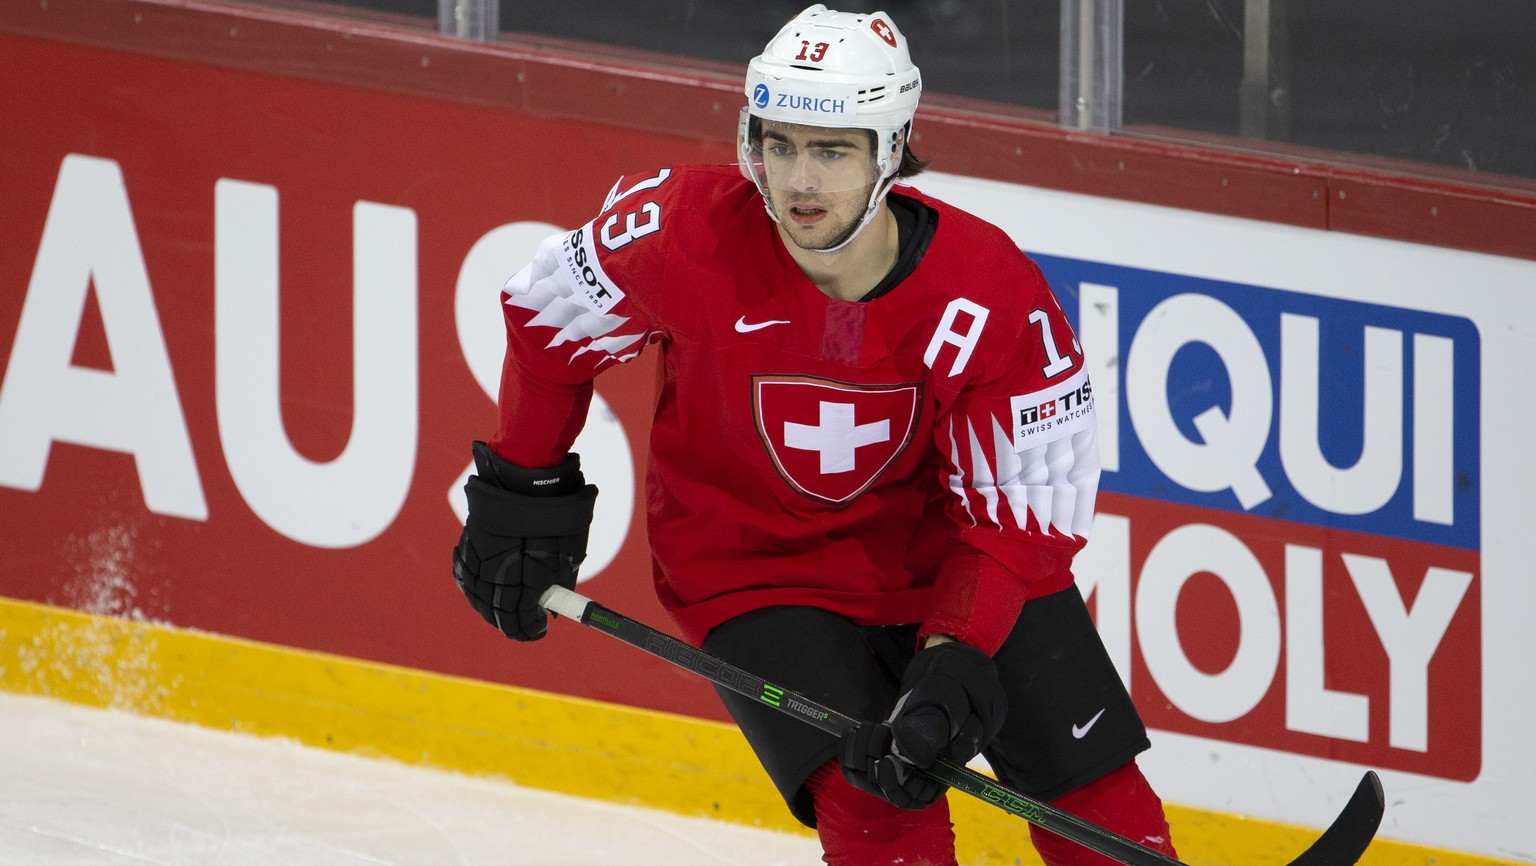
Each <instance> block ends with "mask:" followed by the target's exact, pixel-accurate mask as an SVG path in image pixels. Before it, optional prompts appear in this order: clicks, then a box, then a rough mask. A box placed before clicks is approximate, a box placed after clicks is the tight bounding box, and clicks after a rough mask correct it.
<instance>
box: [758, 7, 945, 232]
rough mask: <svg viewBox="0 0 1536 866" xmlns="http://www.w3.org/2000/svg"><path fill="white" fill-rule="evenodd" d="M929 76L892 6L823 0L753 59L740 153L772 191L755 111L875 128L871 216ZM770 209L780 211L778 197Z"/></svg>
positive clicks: (763, 116) (762, 115) (765, 116)
mask: <svg viewBox="0 0 1536 866" xmlns="http://www.w3.org/2000/svg"><path fill="white" fill-rule="evenodd" d="M922 91H923V80H922V75H921V74H919V72H918V69H917V67H916V66H914V65H913V64H912V58H911V55H910V54H908V52H907V40H906V37H904V36H902V35H901V31H900V30H897V29H896V25H895V24H894V23H892V22H891V18H890V16H889V15H886V14H885V13H884V12H872V13H869V14H864V13H854V12H836V11H833V10H830V9H828V8H827V7H826V6H824V5H822V4H820V3H817V4H816V5H814V6H811V7H809V8H807V9H806V10H805V11H803V12H801V13H800V14H799V15H796V16H795V17H794V18H793V19H791V20H790V22H789V23H788V24H786V25H784V28H783V29H782V30H780V31H779V33H778V35H776V36H774V37H773V39H772V40H770V41H769V42H768V45H767V47H766V48H764V49H763V53H762V54H760V55H758V56H757V57H754V58H752V60H751V61H750V62H749V63H748V64H747V77H746V84H745V93H746V97H747V105H746V107H744V108H743V109H742V111H741V124H740V128H739V130H738V135H737V147H736V150H737V158H738V161H739V164H740V166H741V173H742V174H743V175H745V176H746V178H747V179H748V180H751V181H753V182H754V183H756V184H757V186H758V189H759V190H761V191H762V192H763V196H764V198H765V200H766V199H767V198H768V190H767V184H766V178H765V177H764V174H763V170H762V164H761V141H760V139H759V140H754V138H756V137H755V136H754V135H753V132H754V124H753V119H754V118H756V119H758V120H771V121H781V122H784V123H795V124H801V125H805V126H820V127H829V128H857V129H868V130H871V131H872V132H874V133H875V154H874V155H875V165H876V168H877V169H878V173H879V174H878V176H879V179H880V182H879V183H878V184H877V185H876V189H875V191H874V193H873V195H871V197H870V202H869V209H868V212H867V214H866V222H867V220H868V217H869V216H872V215H873V214H874V212H875V209H876V208H877V207H878V205H879V203H880V200H881V199H882V198H884V196H885V193H886V192H887V191H888V190H889V189H890V185H891V182H892V181H893V179H894V176H895V174H896V172H897V170H898V169H899V168H900V167H901V166H900V159H899V157H897V156H896V152H895V143H896V139H897V137H898V135H902V134H904V133H905V134H910V131H911V124H912V116H913V115H914V114H915V113H916V111H917V102H918V98H919V97H920V96H921V95H922ZM768 213H769V215H771V216H774V217H775V219H777V216H776V215H774V212H773V208H772V206H771V204H770V206H769V208H768Z"/></svg>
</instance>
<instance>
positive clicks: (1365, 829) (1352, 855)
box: [1290, 771, 1387, 866]
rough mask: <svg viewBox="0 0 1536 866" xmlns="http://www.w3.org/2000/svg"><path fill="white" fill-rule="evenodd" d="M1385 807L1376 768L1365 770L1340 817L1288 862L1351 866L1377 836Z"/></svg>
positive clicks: (1292, 864)
mask: <svg viewBox="0 0 1536 866" xmlns="http://www.w3.org/2000/svg"><path fill="white" fill-rule="evenodd" d="M1386 808H1387V799H1386V795H1385V794H1384V793H1383V792H1382V790H1381V779H1380V778H1378V777H1377V776H1376V773H1375V771H1368V772H1367V773H1366V774H1365V778H1363V779H1361V780H1360V786H1359V787H1357V788H1355V793H1354V794H1353V795H1351V796H1350V798H1349V802H1348V803H1345V804H1344V810H1343V811H1342V812H1340V813H1339V817H1337V818H1335V819H1333V824H1332V825H1331V826H1329V827H1328V829H1327V830H1324V831H1323V835H1321V836H1319V837H1317V841H1316V842H1313V843H1312V847H1310V848H1308V849H1307V850H1305V851H1303V852H1301V856H1300V857H1297V858H1296V859H1295V860H1292V861H1291V862H1290V866H1354V864H1355V863H1356V862H1358V861H1359V860H1360V855H1362V854H1364V853H1365V849H1366V847H1367V846H1369V845H1370V844H1371V840H1372V839H1374V838H1376V828H1378V827H1380V826H1381V815H1382V812H1384V811H1386Z"/></svg>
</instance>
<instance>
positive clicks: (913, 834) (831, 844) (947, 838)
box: [805, 762, 955, 866]
mask: <svg viewBox="0 0 1536 866" xmlns="http://www.w3.org/2000/svg"><path fill="white" fill-rule="evenodd" d="M805 787H806V790H808V791H810V792H811V796H812V797H813V798H814V799H815V802H816V832H817V834H818V835H819V836H820V837H821V850H822V852H823V853H822V856H821V859H822V861H823V862H825V863H827V864H829V866H891V864H895V863H900V864H903V866H955V833H954V830H953V829H952V828H951V826H950V823H949V803H948V801H946V800H945V799H943V798H942V797H941V798H940V799H939V801H938V802H937V803H934V804H933V805H932V806H929V807H928V808H926V809H923V810H921V811H916V812H913V811H908V810H906V809H898V808H896V807H895V806H892V805H891V804H890V803H887V802H885V801H884V800H882V799H880V798H879V797H876V796H874V795H873V794H867V793H865V792H863V791H860V790H859V789H858V788H855V787H853V786H852V785H850V784H848V780H847V779H844V778H843V773H842V771H841V770H840V769H839V768H838V766H837V764H836V762H829V763H826V764H823V765H822V766H821V767H819V768H818V769H817V770H816V772H814V773H812V774H811V777H810V778H809V779H807V780H806V782H805Z"/></svg>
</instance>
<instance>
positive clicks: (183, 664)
mask: <svg viewBox="0 0 1536 866" xmlns="http://www.w3.org/2000/svg"><path fill="white" fill-rule="evenodd" d="M0 689H4V690H6V691H10V692H17V693H20V694H29V695H40V696H46V697H52V698H56V699H59V700H65V701H70V702H73V703H78V704H85V705H87V706H95V707H111V708H114V709H120V710H125V711H129V712H133V713H138V714H141V715H147V716H155V717H159V718H164V719H170V720H173V721H179V722H190V723H193V724H198V725H202V726H205V727H209V728H216V729H220V730H228V731H239V732H242V733H248V734H256V735H259V736H279V737H285V738H288V739H292V740H295V741H298V742H301V743H304V744H306V745H311V746H319V747H322V748H327V749H335V750H337V751H343V752H350V753H353V754H360V755H368V756H375V757H385V758H391V759H394V760H398V761H402V762H405V763H408V764H417V765H423V766H430V767H435V768H439V769H443V770H452V771H457V772H462V773H466V774H469V775H475V776H491V777H501V778H505V779H509V780H511V781H513V782H516V783H518V784H521V785H526V786H528V787H533V788H541V789H544V790H550V791H558V792H560V793H565V794H575V795H578V796H584V797H592V798H596V799H602V800H608V801H613V802H618V803H626V804H633V805H639V806H645V807H649V808H656V809H665V810H668V811H672V812H677V813H680V814H684V815H703V816H708V817H715V818H720V819H724V820H728V821H734V822H737V823H741V824H749V825H753V826H758V827H766V828H770V829H776V830H784V831H789V832H801V833H804V832H808V831H806V830H804V828H801V827H800V826H799V825H798V824H796V823H795V822H794V820H793V819H792V818H790V817H789V813H788V810H787V809H785V807H784V804H783V802H782V801H781V800H780V799H779V796H778V793H777V792H776V791H775V790H774V788H773V785H772V784H771V783H770V782H769V781H768V778H767V776H766V775H765V774H764V773H763V770H762V768H761V767H759V766H758V764H757V760H756V759H755V758H754V757H753V756H752V753H751V750H750V749H749V748H748V747H747V744H746V741H745V740H743V739H742V737H741V734H740V733H739V732H738V731H737V730H736V729H735V728H733V727H732V726H730V725H724V724H720V723H718V722H711V721H704V720H701V719H694V718H690V717H686V716H678V715H673V714H670V713H661V712H655V711H652V710H643V709H637V708H634V707H629V706H622V705H617V704H608V703H602V702H599V701H591V700H586V699H582V698H573V697H569V696H565V695H557V694H550V693H546V692H538V691H534V690H531V689H522V688H515V687H511V686H503V685H493V684H490V683H484V682H479V681H475V680H468V679H463V678H459V677H450V676H445V675H442V674H436V673H430V672H426V671H420V670H415V669H410V668H401V667H395V666H391V665H384V664H379V663H376V662H364V661H359V660H356V659H349V658H344V657H340V656H334V655H326V654H323V653H316V652H309V651H304V650H296V649H292V648H289V647H282V646H274V645H271V644H262V643H256V642H253V641H248V640H242V639H238V638H230V637H223V636H220V635H213V634H208V633H206V632H198V631H190V630H185V629H178V628H172V627H168V626H163V625H157V624H153V623H147V622H139V621H133V620H125V619H117V618H112V617H103V616H97V615H92V614H85V613H80V612H78V611H74V610H68V609H65V608H58V607H49V606H45V605H39V604H33V603H30V602H23V601H16V600H12V599H6V598H0ZM553 732H558V737H559V738H558V739H551V736H550V735H551V733H553ZM950 803H951V807H952V810H953V814H954V819H955V825H956V827H955V832H956V836H957V837H958V839H959V854H960V860H961V862H962V863H964V864H967V866H1024V864H1039V863H1040V860H1039V858H1038V857H1037V856H1036V855H1035V852H1034V849H1033V848H1032V847H1030V845H1029V833H1028V828H1027V825H1026V824H1025V823H1024V822H1023V821H1022V820H1020V819H1018V818H1014V817H1012V816H1009V815H1006V814H1004V813H1002V812H1000V811H998V810H997V809H996V808H993V807H991V806H988V805H987V804H985V803H982V802H980V801H977V800H974V799H972V798H970V797H966V796H964V795H952V796H951V797H950ZM1168 818H1169V823H1170V824H1171V825H1172V826H1173V834H1174V843H1175V844H1176V845H1177V846H1178V848H1179V855H1180V858H1181V859H1183V860H1184V861H1185V862H1187V863H1190V864H1193V866H1217V864H1239V866H1283V864H1284V863H1286V862H1288V861H1289V860H1290V859H1292V858H1293V857H1295V856H1296V855H1297V854H1299V853H1300V852H1301V851H1302V850H1303V849H1304V848H1305V847H1306V846H1307V845H1308V844H1310V843H1311V842H1312V840H1314V839H1315V838H1316V837H1317V834H1318V830H1316V829H1307V828H1296V827H1289V826H1286V825H1281V824H1275V823H1273V822H1268V821H1258V820H1253V819H1247V818H1242V817H1238V816H1233V815H1227V814H1223V813H1219V812H1208V811H1204V810H1197V809H1188V808H1183V807H1178V806H1171V805H1170V806H1169V807H1168ZM1361 862H1362V863H1363V864H1365V866H1431V864H1432V866H1504V864H1511V866H1512V862H1513V861H1501V860H1496V859H1493V858H1486V857H1478V856H1473V855H1468V854H1460V853H1455V852H1446V851H1440V850H1435V849H1430V848H1424V847H1420V846H1416V845H1409V844H1405V843H1401V842H1393V841H1389V840H1377V841H1376V842H1375V843H1374V844H1373V845H1372V846H1371V849H1370V850H1369V851H1368V852H1367V853H1366V857H1365V859H1364V860H1362V861H1361Z"/></svg>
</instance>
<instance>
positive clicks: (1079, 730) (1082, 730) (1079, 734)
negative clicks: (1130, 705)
mask: <svg viewBox="0 0 1536 866" xmlns="http://www.w3.org/2000/svg"><path fill="white" fill-rule="evenodd" d="M1105 709H1108V707H1105ZM1102 715H1104V710H1099V711H1098V712H1096V713H1094V714H1093V718H1091V719H1089V720H1088V724H1086V725H1082V726H1078V725H1073V726H1072V736H1073V738H1074V739H1078V740H1081V739H1082V738H1083V737H1086V736H1088V731H1089V730H1091V729H1092V728H1093V726H1094V725H1096V724H1098V721H1099V717H1100V716H1102Z"/></svg>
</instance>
